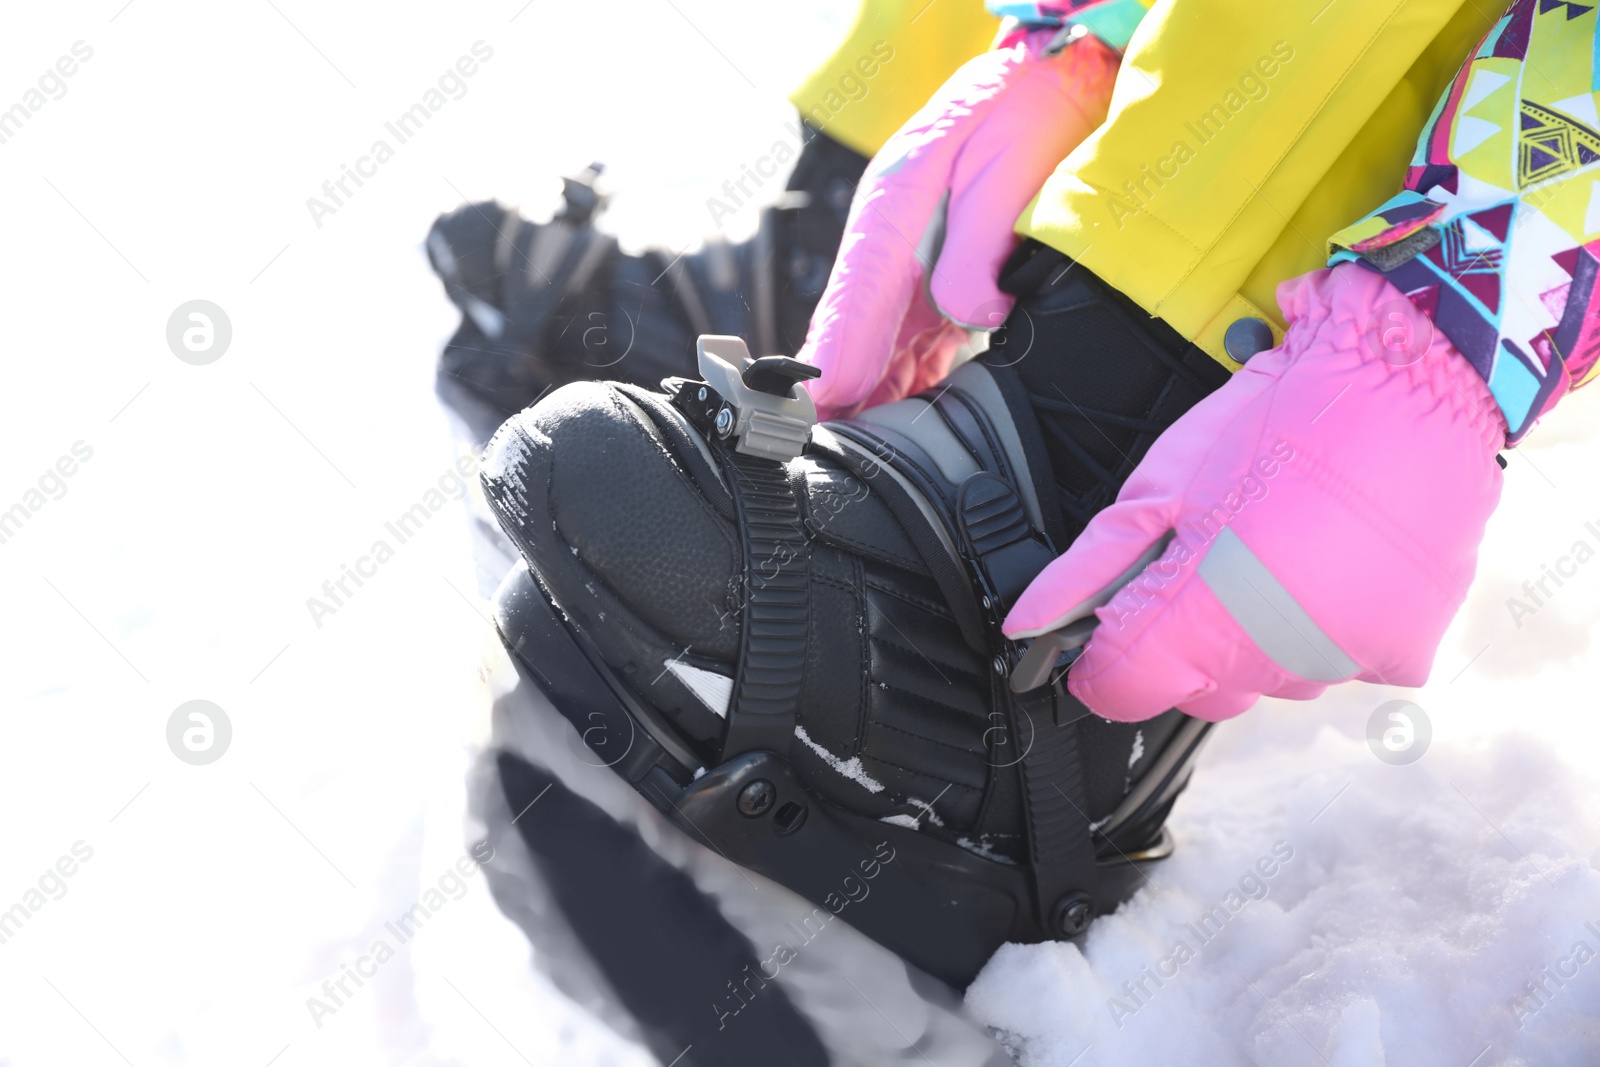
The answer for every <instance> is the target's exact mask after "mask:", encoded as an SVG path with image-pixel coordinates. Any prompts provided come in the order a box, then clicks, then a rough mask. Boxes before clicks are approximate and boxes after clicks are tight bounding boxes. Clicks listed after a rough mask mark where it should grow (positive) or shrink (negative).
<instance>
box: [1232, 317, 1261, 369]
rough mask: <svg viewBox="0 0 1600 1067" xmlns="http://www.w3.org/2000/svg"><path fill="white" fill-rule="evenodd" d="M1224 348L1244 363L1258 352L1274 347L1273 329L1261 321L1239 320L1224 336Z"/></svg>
mask: <svg viewBox="0 0 1600 1067" xmlns="http://www.w3.org/2000/svg"><path fill="white" fill-rule="evenodd" d="M1222 347H1223V348H1224V349H1226V350H1227V353H1228V355H1230V356H1232V357H1233V358H1234V359H1236V360H1238V361H1239V362H1240V363H1243V362H1244V361H1245V360H1247V359H1249V358H1250V357H1251V356H1253V355H1255V354H1256V353H1257V352H1264V351H1266V350H1267V349H1269V348H1271V347H1272V327H1271V326H1268V325H1267V324H1266V323H1264V322H1262V321H1261V320H1260V319H1239V320H1238V321H1236V322H1235V323H1234V324H1233V325H1232V326H1229V327H1228V332H1227V333H1225V334H1223V335H1222Z"/></svg>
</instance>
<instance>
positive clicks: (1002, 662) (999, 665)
mask: <svg viewBox="0 0 1600 1067" xmlns="http://www.w3.org/2000/svg"><path fill="white" fill-rule="evenodd" d="M994 673H996V674H1000V675H1003V674H1005V673H1006V658H1005V657H1004V656H996V657H995V658H994Z"/></svg>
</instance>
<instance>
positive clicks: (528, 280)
mask: <svg viewBox="0 0 1600 1067" xmlns="http://www.w3.org/2000/svg"><path fill="white" fill-rule="evenodd" d="M803 129H804V130H805V138H806V141H805V144H804V146H803V147H802V149H801V150H800V155H799V158H798V159H797V160H796V163H795V168H794V171H793V172H792V173H791V175H790V178H789V182H788V187H787V189H786V191H785V192H784V193H783V194H782V195H781V196H780V197H779V198H778V199H777V201H776V202H775V203H773V204H771V205H770V206H768V207H766V208H765V209H764V210H763V211H762V214H761V219H760V225H759V229H758V230H757V232H756V234H755V236H754V237H752V238H750V239H749V240H747V241H744V242H741V243H739V244H730V243H728V242H727V241H725V240H722V239H720V238H719V237H712V238H710V239H708V240H707V242H706V243H705V245H704V247H702V248H701V249H700V250H699V251H696V252H692V253H689V254H687V255H675V254H674V253H672V252H669V251H662V250H651V251H648V252H645V253H644V254H642V255H633V254H630V253H626V252H623V251H622V250H621V249H620V248H619V247H618V245H617V241H616V238H614V237H611V236H609V235H606V234H603V233H601V232H600V231H599V230H598V229H596V228H595V225H594V223H595V220H596V219H597V217H598V216H599V215H600V214H601V212H602V211H603V210H604V208H605V203H606V196H605V194H603V193H602V192H601V191H600V189H599V187H598V179H599V176H600V173H601V170H602V168H601V165H600V164H598V163H595V164H592V165H591V166H590V167H589V168H588V169H587V170H585V171H584V172H583V173H581V174H579V175H576V176H575V177H570V178H566V179H564V180H563V185H564V187H563V203H562V206H561V208H560V209H559V210H558V211H557V212H556V214H555V217H554V218H552V219H551V220H550V221H549V222H547V223H542V224H541V223H534V222H529V221H527V220H525V219H523V218H521V217H520V216H519V215H518V214H517V212H516V211H515V210H514V209H512V208H509V207H505V206H502V205H500V204H498V203H495V202H492V201H490V202H486V203H481V204H468V205H465V206H464V207H461V208H458V209H457V210H455V211H454V212H452V213H450V214H448V215H443V216H441V217H440V218H439V219H438V220H437V221H436V222H435V223H434V224H433V229H432V230H431V231H430V232H429V234H428V240H427V249H428V257H429V260H430V261H431V262H432V264H433V268H434V271H435V272H436V273H437V274H438V275H439V277H440V279H441V280H442V281H443V282H444V286H445V292H446V294H447V295H448V296H449V297H450V300H451V301H452V302H453V303H454V304H455V305H456V306H457V307H459V308H460V309H461V312H462V319H461V325H460V327H459V328H458V329H457V330H456V333H455V335H454V336H453V337H452V338H451V339H450V341H449V343H448V344H447V345H446V346H445V350H444V353H443V355H442V356H441V357H440V362H439V391H440V394H441V396H442V397H443V398H444V399H445V400H446V401H447V402H448V403H450V404H451V405H452V407H454V408H455V409H456V410H457V411H458V412H460V413H462V414H463V416H464V417H466V418H467V419H468V422H469V424H470V425H471V426H472V427H473V428H474V429H475V430H476V431H477V432H478V435H479V436H478V441H479V442H481V441H483V440H485V439H486V438H487V437H488V435H489V433H490V432H492V431H493V429H494V427H496V426H498V425H499V423H500V422H501V421H502V420H503V419H504V418H505V417H506V416H507V415H510V414H512V413H514V412H516V411H520V410H521V409H522V408H523V407H525V406H526V405H528V404H530V403H532V402H533V401H534V400H535V399H537V398H538V397H539V396H541V395H543V393H544V392H546V391H548V390H549V389H551V388H553V387H555V386H559V385H564V384H566V383H568V382H574V381H584V380H589V379H599V378H606V379H614V380H618V381H623V382H630V383H633V384H636V385H647V386H651V387H654V386H655V385H656V383H658V382H660V381H661V379H662V378H664V377H667V376H670V375H675V374H679V375H692V374H693V373H694V340H695V337H696V336H698V335H700V334H708V333H719V334H733V335H737V336H740V337H743V338H744V339H745V340H746V342H747V343H748V344H749V345H750V346H751V347H752V348H753V349H755V350H756V351H757V352H758V353H759V354H770V353H774V352H791V351H795V350H797V349H798V348H799V347H800V345H801V343H802V342H803V341H804V340H805V333H806V327H807V325H808V324H809V322H810V320H811V312H812V311H813V310H814V309H815V308H816V304H817V301H818V299H820V298H821V295H822V290H823V287H824V286H825V285H826V284H827V281H828V273H829V271H831V270H832V268H833V260H834V256H835V254H836V253H837V252H838V249H839V242H840V240H841V239H842V237H843V234H844V224H845V219H846V216H847V215H848V213H849V209H850V201H851V198H852V197H853V196H854V195H855V187H856V184H857V182H858V181H859V180H860V178H861V173H862V171H863V170H864V169H865V168H866V164H867V160H866V158H865V157H864V156H861V155H859V154H857V153H856V152H854V151H852V150H850V149H848V148H846V147H844V146H843V145H841V144H839V143H838V142H837V141H835V140H833V139H832V138H830V137H828V136H827V135H826V134H823V133H819V132H817V131H816V130H813V129H811V128H810V127H803Z"/></svg>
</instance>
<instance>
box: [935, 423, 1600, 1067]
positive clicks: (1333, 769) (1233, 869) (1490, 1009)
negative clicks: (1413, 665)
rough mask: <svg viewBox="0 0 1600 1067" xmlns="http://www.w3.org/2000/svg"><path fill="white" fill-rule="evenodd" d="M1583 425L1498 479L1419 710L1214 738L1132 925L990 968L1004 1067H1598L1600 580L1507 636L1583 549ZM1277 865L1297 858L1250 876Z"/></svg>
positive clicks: (1125, 914)
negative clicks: (1394, 734)
mask: <svg viewBox="0 0 1600 1067" xmlns="http://www.w3.org/2000/svg"><path fill="white" fill-rule="evenodd" d="M1594 399H1595V398H1593V397H1589V396H1584V395H1582V394H1579V395H1577V396H1575V397H1574V398H1573V399H1572V400H1571V402H1570V404H1569V405H1568V406H1567V407H1566V408H1564V409H1562V410H1559V411H1558V412H1557V416H1556V418H1554V419H1553V420H1552V421H1551V424H1549V425H1547V426H1546V427H1544V428H1543V429H1542V430H1541V432H1539V433H1536V434H1535V436H1534V439H1533V442H1532V443H1531V444H1530V446H1528V447H1527V451H1526V454H1525V455H1521V456H1513V457H1512V458H1511V465H1510V468H1509V470H1508V471H1507V480H1506V496H1505V501H1504V503H1503V505H1502V507H1501V510H1500V512H1499V513H1498V514H1497V515H1496V517H1495V519H1494V521H1493V523H1492V525H1491V528H1490V531H1489V536H1488V540H1487V542H1486V544H1485V550H1484V554H1483V559H1482V563H1481V565H1480V569H1479V577H1478V580H1477V582H1476V583H1475V585H1474V587H1473V589H1472V592H1471V595H1470V597H1469V599H1468V602H1467V605H1466V607H1465V609H1464V610H1463V612H1462V616H1461V617H1460V618H1459V619H1458V620H1457V622H1456V624H1455V626H1454V627H1453V628H1452V629H1451V631H1450V633H1449V635H1447V637H1446V639H1445V642H1444V646H1443V648H1442V649H1441V650H1440V654H1439V658H1438V661H1437V664H1436V666H1435V670H1434V678H1433V680H1432V681H1431V682H1430V683H1429V685H1428V686H1426V687H1425V688H1423V689H1421V690H1400V689H1386V688H1383V687H1378V686H1365V685H1352V686H1345V687H1340V688H1338V689H1335V690H1332V691H1330V692H1329V693H1328V694H1326V695H1325V696H1324V697H1322V698H1321V699H1319V700H1317V701H1314V702H1312V703H1310V704H1301V703H1292V702H1288V701H1272V700H1268V701H1263V702H1262V703H1261V704H1260V705H1258V706H1257V707H1256V708H1255V709H1253V710H1251V711H1250V712H1248V713H1247V714H1246V715H1245V716H1243V717H1242V718H1240V719H1238V720H1235V721H1233V722H1229V723H1225V724H1223V725H1222V726H1221V727H1219V729H1218V730H1217V731H1216V733H1215V735H1214V740H1213V741H1212V742H1211V746H1212V747H1211V748H1210V749H1208V751H1207V752H1206V753H1205V754H1204V755H1203V757H1202V760H1201V765H1200V767H1199V768H1198V769H1197V770H1196V772H1195V780H1194V784H1193V785H1192V786H1191V788H1190V790H1189V791H1188V793H1187V794H1186V795H1185V796H1184V798H1183V800H1182V801H1180V803H1179V804H1178V806H1177V808H1176V810H1175V811H1174V814H1173V818H1172V820H1171V822H1170V823H1169V825H1170V827H1171V829H1172V830H1173V832H1174V834H1175V835H1176V837H1177V839H1178V849H1177V852H1176V854H1175V855H1174V856H1173V858H1172V859H1171V860H1169V861H1167V862H1166V863H1165V864H1163V865H1161V866H1159V867H1158V868H1156V870H1155V871H1154V872H1153V873H1152V875H1151V877H1150V879H1149V882H1148V883H1147V884H1146V885H1144V886H1143V887H1142V888H1141V889H1140V890H1139V892H1138V893H1137V894H1136V895H1135V896H1134V898H1133V899H1132V900H1131V901H1130V902H1129V903H1128V904H1127V905H1125V906H1124V907H1123V908H1122V909H1121V910H1120V911H1118V912H1117V913H1116V914H1115V915H1113V916H1111V917H1109V918H1104V919H1101V920H1099V921H1098V922H1096V923H1095V924H1094V925H1093V926H1092V927H1091V929H1090V932H1089V935H1088V937H1087V939H1086V941H1085V943H1084V945H1083V948H1082V950H1081V951H1080V949H1079V948H1078V947H1076V946H1074V945H1060V944H1056V945H1040V946H1017V945H1011V946H1007V947H1006V948H1005V949H1003V950H1002V951H1001V952H1000V953H999V954H998V955H997V956H996V957H995V958H994V959H993V960H991V961H990V963H989V966H988V967H987V968H986V969H985V971H984V972H983V974H982V975H980V976H979V978H978V980H977V982H976V983H974V985H973V986H972V987H971V989H970V990H969V991H968V996H967V1001H968V1005H969V1006H970V1007H971V1008H972V1009H973V1010H974V1012H975V1013H976V1015H977V1016H978V1018H979V1019H980V1021H982V1022H983V1023H985V1024H986V1025H988V1026H990V1027H992V1028H994V1029H995V1030H996V1031H998V1032H1000V1033H1001V1034H1003V1035H1004V1039H1005V1042H1006V1044H1007V1045H1008V1047H1010V1048H1011V1049H1012V1050H1013V1051H1014V1053H1015V1054H1016V1055H1017V1058H1018V1061H1019V1062H1020V1063H1022V1064H1025V1065H1027V1067H1067V1065H1069V1064H1076V1065H1077V1067H1094V1065H1098V1064H1124V1063H1162V1062H1182V1063H1206V1064H1208V1065H1209V1064H1219V1065H1225V1064H1333V1065H1338V1067H1343V1065H1346V1064H1350V1065H1355V1064H1361V1065H1368V1064H1385V1063H1387V1064H1390V1065H1398V1064H1406V1065H1407V1067H1411V1065H1422V1067H1427V1065H1434V1064H1437V1065H1440V1067H1466V1065H1467V1064H1474V1065H1475V1067H1489V1065H1496V1064H1505V1065H1510V1064H1519V1065H1520V1064H1539V1065H1545V1064H1592V1063H1595V1062H1597V1061H1600V965H1596V963H1595V962H1594V960H1595V959H1596V958H1600V873H1597V871H1596V863H1597V862H1600V819H1597V816H1600V794H1597V792H1596V788H1595V786H1596V773H1595V769H1596V767H1597V766H1600V746H1597V741H1600V726H1597V723H1596V716H1595V711H1596V697H1595V688H1596V687H1595V679H1596V678H1597V677H1600V652H1597V649H1596V644H1595V641H1594V637H1595V624H1596V620H1597V615H1600V612H1597V610H1596V607H1595V605H1596V604H1597V603H1600V573H1590V572H1589V570H1586V569H1581V568H1580V569H1579V570H1578V571H1577V574H1576V576H1575V577H1573V578H1570V579H1568V580H1567V581H1566V584H1565V585H1564V586H1563V587H1562V588H1561V589H1560V590H1559V591H1558V593H1559V595H1558V596H1554V597H1552V598H1550V599H1548V600H1547V601H1546V604H1545V607H1544V608H1542V609H1540V611H1539V612H1538V613H1537V614H1536V615H1535V616H1534V617H1532V618H1523V619H1522V620H1521V622H1522V626H1521V628H1520V629H1519V628H1518V627H1517V625H1516V622H1515V621H1514V619H1513V613H1512V612H1511V611H1510V610H1509V609H1508V607H1507V599H1508V598H1510V597H1514V596H1515V597H1521V596H1522V595H1523V594H1522V593H1521V592H1520V590H1521V585H1522V583H1523V581H1524V580H1526V579H1528V578H1530V577H1533V578H1537V576H1538V575H1539V574H1540V573H1541V569H1542V567H1541V565H1542V564H1543V563H1552V564H1553V563H1554V562H1555V560H1556V559H1557V558H1558V557H1560V556H1561V555H1563V554H1566V553H1568V552H1570V550H1571V547H1572V545H1573V543H1574V542H1575V541H1577V540H1579V539H1582V538H1585V537H1587V538H1588V540H1589V542H1590V544H1597V543H1600V541H1597V539H1596V536H1595V535H1594V534H1593V533H1591V532H1589V531H1587V530H1586V527H1585V524H1586V523H1587V522H1590V521H1593V520H1596V519H1600V499H1597V498H1596V496H1595V494H1594V491H1593V487H1594V484H1595V483H1594V479H1593V474H1592V470H1593V465H1594V460H1595V458H1596V455H1597V448H1596V442H1595V434H1594V431H1593V429H1591V428H1590V427H1592V426H1593V425H1594V423H1595V420H1594V414H1593V411H1594V409H1593V403H1594ZM1596 525H1600V523H1597V524H1596ZM1568 569H1571V568H1570V567H1569V568H1568ZM1592 570H1594V571H1597V572H1600V568H1593V569H1592ZM1550 588H1551V589H1554V587H1553V586H1551V587H1550ZM1399 697H1404V698H1406V699H1409V700H1411V701H1414V702H1415V703H1416V704H1417V705H1419V706H1420V707H1421V708H1422V709H1424V713H1425V714H1426V715H1427V716H1428V717H1429V719H1430V721H1431V725H1432V731H1433V736H1432V741H1431V743H1430V744H1429V746H1428V748H1427V749H1426V751H1425V752H1424V753H1423V755H1422V757H1421V758H1420V759H1417V760H1416V761H1415V762H1413V763H1410V764H1408V765H1392V764H1390V763H1388V762H1385V761H1383V760H1381V759H1379V758H1377V757H1376V756H1375V754H1374V748H1373V746H1372V745H1371V744H1370V743H1369V742H1368V739H1367V738H1368V727H1367V723H1368V720H1369V718H1371V717H1372V716H1373V713H1374V712H1375V711H1376V710H1378V709H1379V707H1380V706H1381V705H1383V704H1384V703H1385V702H1387V701H1388V700H1391V699H1394V698H1399ZM1387 726H1388V720H1387V719H1386V718H1383V719H1382V720H1381V725H1380V726H1378V728H1377V734H1378V735H1379V736H1381V733H1382V730H1383V729H1384V728H1386V727H1387ZM1280 842H1281V846H1280V845H1279V843H1280ZM1275 846H1279V847H1280V848H1281V849H1283V850H1292V857H1291V858H1289V859H1288V860H1287V861H1285V862H1281V863H1274V862H1271V861H1273V860H1274V859H1275V857H1274V856H1273V849H1274V847H1275ZM1263 857H1266V858H1267V859H1268V861H1269V862H1268V863H1267V864H1266V867H1264V868H1258V867H1257V866H1256V865H1257V864H1258V863H1259V862H1260V861H1262V859H1263ZM1267 868H1272V869H1273V873H1272V876H1271V877H1263V876H1262V871H1263V870H1264V869H1267ZM1241 886H1243V887H1244V888H1243V889H1241ZM1230 893H1232V894H1234V896H1233V897H1232V898H1231V899H1230V896H1229V894H1230ZM1219 907H1221V908H1222V912H1221V914H1220V916H1218V918H1219V919H1225V921H1224V922H1218V921H1217V919H1213V920H1211V921H1210V922H1208V923H1206V925H1204V926H1201V925H1200V924H1201V923H1202V921H1203V920H1204V919H1205V917H1206V916H1208V915H1213V914H1214V912H1215V909H1217V908H1219ZM1180 944H1181V945H1182V946H1184V950H1180V949H1179V946H1180ZM1185 950H1186V951H1185ZM1130 983H1131V987H1130ZM1529 983H1532V984H1531V985H1530V984H1529Z"/></svg>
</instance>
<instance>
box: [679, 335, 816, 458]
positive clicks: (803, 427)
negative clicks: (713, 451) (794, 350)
mask: <svg viewBox="0 0 1600 1067" xmlns="http://www.w3.org/2000/svg"><path fill="white" fill-rule="evenodd" d="M696 352H697V354H698V357H699V364H700V375H701V377H702V378H704V379H705V380H704V381H703V382H692V381H689V380H688V379H685V378H668V379H667V380H666V381H665V382H663V383H662V385H663V387H664V388H665V389H666V391H667V392H668V393H669V394H671V395H672V398H673V403H675V404H676V405H677V407H678V410H680V411H682V412H683V413H684V414H685V415H687V416H688V418H689V421H690V422H691V423H693V424H694V425H695V427H696V428H697V429H699V430H700V431H701V432H702V433H704V434H705V435H706V436H708V437H714V438H716V439H717V440H720V441H725V442H727V443H728V445H729V447H731V448H732V449H733V451H735V452H738V453H740V454H742V455H746V456H757V457H759V458H761V459H769V460H772V461H774V462H777V463H788V462H789V461H790V460H791V459H794V458H795V457H796V456H798V455H799V454H800V452H801V450H802V449H803V448H805V445H806V440H807V439H808V438H809V437H810V436H811V427H813V426H815V425H816V424H817V406H816V405H815V404H814V403H812V402H811V394H810V393H808V392H806V390H805V387H804V386H802V385H801V384H800V383H801V382H804V381H806V380H808V379H811V378H815V377H818V376H819V375H821V373H822V371H821V370H820V369H818V368H817V367H813V366H811V365H810V364H809V363H801V362H800V361H799V360H798V359H790V358H789V357H788V356H762V357H761V358H760V359H751V358H750V350H749V349H748V348H746V347H745V343H744V340H743V339H742V338H739V337H729V336H725V335H720V334H702V335H701V336H700V340H699V342H698V343H697V344H696Z"/></svg>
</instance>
